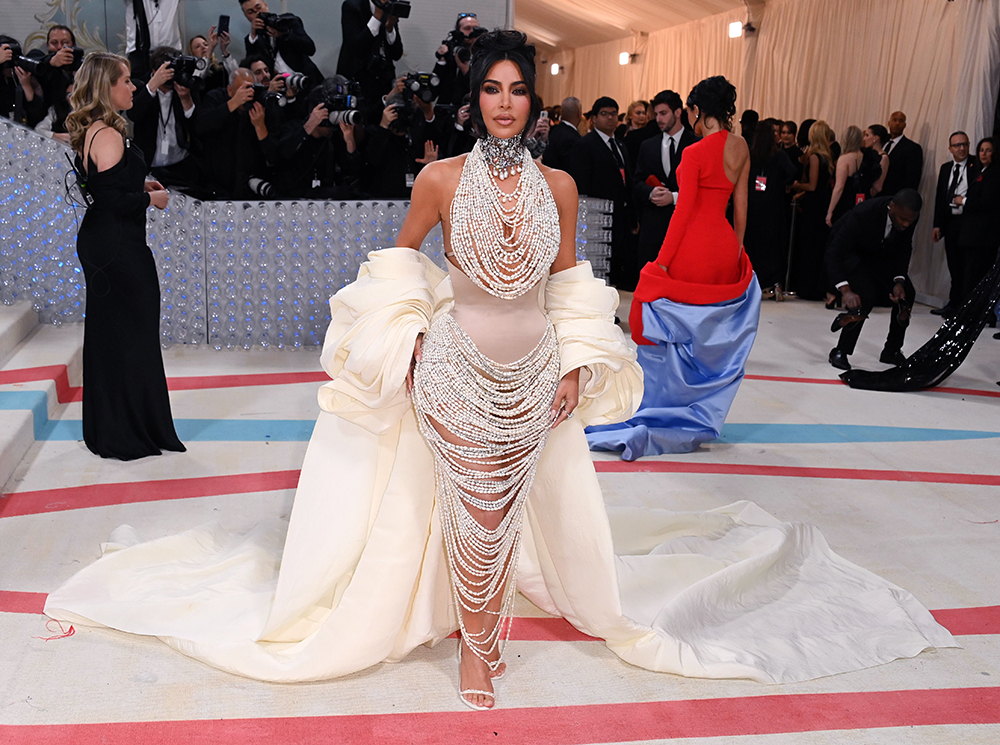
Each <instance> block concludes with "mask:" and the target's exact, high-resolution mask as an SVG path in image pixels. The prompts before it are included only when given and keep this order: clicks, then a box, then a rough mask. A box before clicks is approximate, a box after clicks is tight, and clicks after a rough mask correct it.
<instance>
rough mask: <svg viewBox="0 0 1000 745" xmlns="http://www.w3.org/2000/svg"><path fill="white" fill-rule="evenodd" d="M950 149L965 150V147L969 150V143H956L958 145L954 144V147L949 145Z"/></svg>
mask: <svg viewBox="0 0 1000 745" xmlns="http://www.w3.org/2000/svg"><path fill="white" fill-rule="evenodd" d="M949 147H954V148H963V147H965V148H967V147H969V143H968V142H956V143H953V144H952V145H949Z"/></svg>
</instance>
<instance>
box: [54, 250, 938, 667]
mask: <svg viewBox="0 0 1000 745" xmlns="http://www.w3.org/2000/svg"><path fill="white" fill-rule="evenodd" d="M368 258H369V260H368V262H367V263H366V264H364V265H363V266H362V268H361V271H360V274H359V277H358V280H357V281H356V282H354V283H353V284H351V285H348V286H347V287H345V288H344V289H343V290H341V291H340V292H338V293H337V295H336V296H334V298H333V299H332V300H331V308H332V311H333V313H332V316H333V321H332V323H331V325H330V330H329V332H328V335H327V339H326V344H325V347H324V350H323V355H322V364H323V366H324V368H325V370H326V371H327V372H328V373H329V374H330V377H331V382H329V383H327V384H326V385H324V386H323V387H322V388H321V389H320V392H319V401H320V406H321V408H322V409H323V411H322V413H321V414H320V415H319V419H318V421H317V423H316V428H315V430H314V432H313V436H312V439H311V441H310V443H309V447H308V450H307V453H306V457H305V462H304V463H303V467H302V475H301V477H300V480H299V484H298V490H297V492H296V495H295V503H294V507H293V509H292V514H291V517H290V521H289V524H288V526H287V535H285V536H284V541H283V542H284V548H283V549H282V537H283V534H284V533H285V530H284V529H283V526H282V525H281V524H280V523H278V522H277V521H275V523H274V524H265V525H260V526H258V528H257V529H255V530H254V531H252V532H250V533H249V534H246V535H230V534H227V533H226V532H225V531H223V530H222V529H221V528H220V527H219V526H218V525H214V524H212V525H205V526H201V527H198V528H194V529H192V530H189V531H187V532H185V533H181V534H179V535H173V536H167V537H163V538H159V539H156V540H152V541H149V542H147V543H142V542H139V539H138V537H137V536H135V535H134V533H133V531H132V530H131V529H130V528H128V527H127V526H126V527H122V528H119V529H117V530H116V531H115V534H114V535H113V536H112V539H111V541H110V542H109V543H108V544H106V545H105V552H104V556H103V557H102V558H101V559H99V560H98V561H97V562H95V563H94V564H92V565H91V566H89V567H87V568H86V569H84V570H82V571H81V572H79V573H78V574H77V575H75V576H74V577H72V578H71V579H70V580H69V581H68V582H67V583H66V584H65V585H63V586H62V587H61V588H60V589H58V590H57V591H55V592H53V593H52V594H51V595H50V596H49V598H48V602H47V603H46V607H45V612H46V613H47V614H48V615H49V616H51V617H52V618H55V619H58V620H61V621H67V622H70V623H76V624H86V625H95V626H108V627H111V628H114V629H120V630H122V631H127V632H131V633H135V634H146V635H151V636H157V637H159V638H160V639H162V640H163V641H164V642H166V643H167V644H169V645H170V646H172V647H174V648H175V649H177V650H179V651H181V652H183V653H184V654H187V655H189V656H191V657H194V658H196V659H199V660H202V661H203V662H206V663H208V664H209V665H213V666H215V667H217V668H220V669H222V670H227V671H229V672H232V673H236V674H239V675H245V676H248V677H252V678H258V679H261V680H268V681H279V682H292V681H307V680H321V679H326V678H333V677H337V676H340V675H346V674H348V673H351V672H354V671H357V670H361V669H363V668H366V667H369V666H371V665H374V664H376V663H378V662H381V661H385V660H390V661H394V660H400V659H402V658H403V657H405V656H406V655H407V653H409V652H410V650H412V649H413V648H414V647H416V646H417V645H420V644H426V643H430V644H434V643H437V642H439V641H441V640H442V639H444V638H445V637H447V636H448V635H449V634H451V633H452V632H453V631H455V630H456V628H457V626H458V624H457V618H456V616H455V611H454V608H453V606H452V600H451V593H450V589H449V579H448V574H447V571H448V570H447V563H446V561H445V554H444V548H443V543H442V536H441V528H440V524H439V520H438V515H437V512H436V505H435V494H434V492H435V490H434V476H433V461H432V455H431V452H430V450H429V449H428V448H427V446H426V445H425V443H424V441H423V439H422V438H421V436H420V434H419V432H418V430H417V425H416V421H415V418H414V414H413V409H412V406H411V404H410V401H409V398H408V396H407V393H406V389H405V376H406V371H407V369H408V367H409V363H410V357H411V354H412V350H413V342H414V338H415V337H416V335H417V334H418V333H419V332H421V331H424V330H426V329H427V328H428V326H429V324H430V322H431V320H432V319H433V318H434V317H435V316H436V315H438V314H440V313H444V312H447V311H448V310H449V308H450V307H451V305H452V297H451V281H450V279H449V278H448V276H447V275H446V274H445V273H443V272H442V271H441V270H440V269H438V268H437V267H435V266H434V265H433V264H432V263H431V262H430V261H429V260H428V259H427V258H426V257H424V256H422V255H421V254H419V253H417V252H416V251H413V250H411V249H408V248H391V249H385V250H382V251H377V252H374V253H372V254H370V255H369V257H368ZM543 298H544V300H541V299H540V302H542V301H543V302H544V306H545V309H546V311H547V312H548V313H549V317H550V318H551V320H552V323H553V325H554V326H555V329H556V334H557V336H558V340H559V347H560V356H561V364H562V368H563V371H564V372H565V371H568V370H571V369H575V368H577V367H583V368H584V369H585V374H584V375H582V376H581V377H582V378H583V379H584V382H583V384H582V390H581V396H582V398H581V403H580V406H579V407H578V409H577V416H576V417H575V418H574V419H572V420H569V421H567V422H565V423H564V424H562V425H561V426H560V427H558V428H557V429H556V430H555V431H554V432H553V433H552V435H551V437H550V438H549V440H548V443H547V445H546V447H545V450H544V452H543V454H542V456H541V459H540V462H539V464H538V469H537V475H536V478H535V483H534V487H533V489H532V491H531V493H530V496H529V498H528V502H527V511H526V519H525V525H524V535H523V549H522V553H521V556H520V559H519V568H518V575H517V576H518V589H519V590H520V591H521V592H522V593H523V594H524V595H525V596H527V597H528V598H529V599H530V600H531V601H532V602H533V603H535V604H536V605H537V606H538V607H540V608H542V609H543V610H545V611H548V612H549V613H552V614H555V615H560V616H563V617H565V618H566V619H568V620H569V622H570V623H572V624H573V625H574V626H575V627H576V628H577V629H579V630H580V631H582V632H584V633H587V634H590V635H592V636H596V637H600V638H603V639H605V640H606V641H607V645H608V647H609V648H610V649H612V650H613V651H614V652H615V653H617V654H618V655H620V656H621V657H622V658H623V659H624V660H627V661H628V662H631V663H633V664H636V665H640V666H642V667H646V668H649V669H651V670H658V671H663V672H671V673H677V674H681V675H689V676H703V677H745V678H752V679H754V680H758V681H762V682H787V681H794V680H803V679H809V678H815V677H819V676H823V675H830V674H833V673H838V672H843V671H846V670H855V669H859V668H863V667H868V666H871V665H876V664H879V663H883V662H888V661H889V660H893V659H896V658H898V657H904V656H913V655H916V654H918V653H919V652H920V651H921V650H923V649H926V648H928V647H945V646H955V643H954V640H953V639H952V638H951V636H950V634H948V632H947V631H945V630H944V629H943V628H942V627H940V626H939V625H938V624H937V623H936V622H935V621H934V619H933V618H932V617H931V615H930V613H929V612H928V611H927V610H926V609H925V608H924V607H923V606H922V605H920V603H919V602H917V600H916V599H914V598H913V596H912V595H910V594H909V593H908V592H906V591H905V590H903V589H901V588H899V587H896V586H894V585H892V584H890V583H888V582H885V581H884V580H882V579H880V578H878V577H877V576H875V575H873V574H871V573H870V572H868V571H866V570H864V569H861V568H860V567H857V566H855V565H853V564H851V563H850V562H848V561H845V560H844V559H842V558H840V557H839V556H837V555H836V554H834V553H832V552H831V551H830V549H829V548H828V546H827V545H826V542H825V541H824V540H823V537H822V536H821V535H820V533H819V531H818V530H817V529H816V528H814V527H810V526H808V525H803V524H797V523H796V524H789V523H779V522H777V521H776V520H774V519H773V518H772V517H770V516H769V515H768V514H766V513H765V512H763V511H762V510H760V509H759V508H757V507H756V506H754V505H752V504H750V503H747V502H738V503H736V504H732V505H729V506H726V507H721V508H719V509H716V510H712V511H709V512H703V513H676V512H671V511H669V510H666V509H662V510H640V509H622V508H618V509H608V508H606V507H605V504H604V500H603V498H602V495H601V491H600V488H599V486H598V482H597V476H596V474H595V472H594V467H593V464H592V462H591V459H590V453H589V451H588V449H587V442H586V438H585V437H584V433H583V427H584V426H585V425H587V424H596V423H605V422H611V421H615V420H619V419H623V418H627V417H629V416H631V415H632V413H633V412H634V411H635V409H636V407H637V406H638V404H639V402H640V399H641V395H642V381H641V370H640V368H639V367H638V365H637V364H636V357H635V352H634V351H633V350H632V349H631V348H630V347H629V346H628V344H627V343H626V341H625V338H624V336H623V335H622V333H621V331H620V330H619V329H618V328H617V327H616V326H615V325H614V323H613V317H614V311H615V307H616V306H617V303H618V297H617V293H616V292H615V291H614V290H613V289H611V288H608V287H606V286H605V285H604V283H603V282H601V281H599V280H596V279H595V278H594V277H593V274H592V272H591V269H590V266H589V264H586V263H581V264H578V265H577V266H576V267H575V268H572V269H566V270H564V271H562V272H559V273H557V274H554V275H552V276H551V277H549V279H548V283H547V286H546V288H545V292H544V295H543ZM669 501H670V499H669V493H666V494H664V495H663V502H664V503H669ZM609 518H610V519H609ZM515 623H516V620H515Z"/></svg>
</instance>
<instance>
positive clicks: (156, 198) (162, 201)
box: [149, 189, 170, 210]
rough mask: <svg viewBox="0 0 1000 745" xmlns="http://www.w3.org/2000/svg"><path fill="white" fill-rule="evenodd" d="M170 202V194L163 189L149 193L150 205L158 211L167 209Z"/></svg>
mask: <svg viewBox="0 0 1000 745" xmlns="http://www.w3.org/2000/svg"><path fill="white" fill-rule="evenodd" d="M169 200H170V194H169V193H168V192H167V191H165V190H163V189H157V190H156V191H151V192H149V203H150V204H151V205H153V206H154V207H156V209H158V210H163V209H166V208H167V202H168V201H169Z"/></svg>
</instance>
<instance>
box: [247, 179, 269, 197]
mask: <svg viewBox="0 0 1000 745" xmlns="http://www.w3.org/2000/svg"><path fill="white" fill-rule="evenodd" d="M247 186H249V187H250V191H252V192H253V193H254V194H256V195H257V196H259V197H264V199H270V198H271V195H272V194H273V193H274V186H273V185H272V184H271V182H270V181H265V180H264V179H261V178H252V179H250V180H249V181H248V182H247Z"/></svg>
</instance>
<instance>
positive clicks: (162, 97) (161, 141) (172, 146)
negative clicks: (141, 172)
mask: <svg viewBox="0 0 1000 745" xmlns="http://www.w3.org/2000/svg"><path fill="white" fill-rule="evenodd" d="M146 90H149V87H148V86H147V87H146ZM150 94H151V95H153V96H155V97H156V99H157V100H158V101H159V104H160V114H159V119H158V120H157V123H156V152H155V153H154V154H153V160H152V162H151V163H150V167H152V168H162V167H164V166H172V165H173V164H174V163H180V162H181V161H182V160H184V158H186V157H187V154H188V151H187V149H186V148H183V147H181V145H180V143H178V142H177V127H175V126H174V107H173V106H171V105H170V104H171V101H172V99H173V96H174V92H173V91H167V92H166V93H163V92H162V91H160V90H157V91H150ZM192 114H194V106H192V107H191V108H190V109H187V110H185V112H184V118H185V119H190V118H191V115H192ZM143 155H146V157H149V156H148V154H147V153H143Z"/></svg>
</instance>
